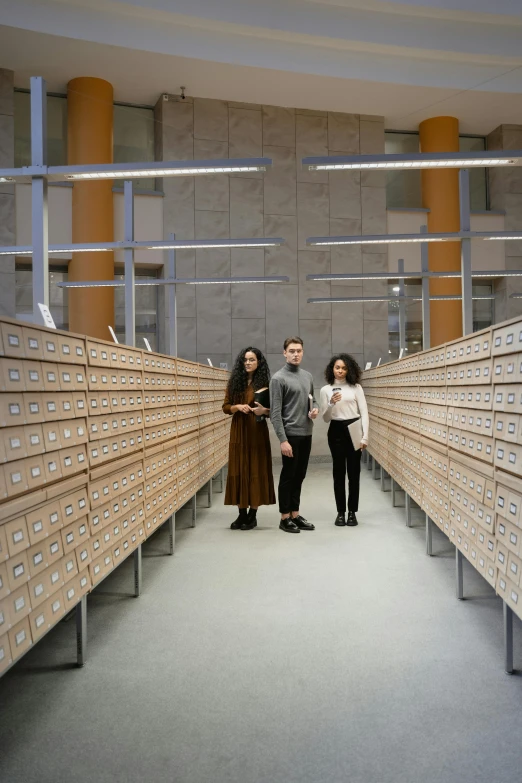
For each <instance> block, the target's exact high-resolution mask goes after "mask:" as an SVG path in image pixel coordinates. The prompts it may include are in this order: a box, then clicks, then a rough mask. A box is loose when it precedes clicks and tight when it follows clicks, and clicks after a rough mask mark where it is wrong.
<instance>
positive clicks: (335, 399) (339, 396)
mask: <svg viewBox="0 0 522 783" xmlns="http://www.w3.org/2000/svg"><path fill="white" fill-rule="evenodd" d="M342 398H343V395H342V394H341V392H335V394H332V396H331V398H330V405H335V403H336V402H341V400H342Z"/></svg>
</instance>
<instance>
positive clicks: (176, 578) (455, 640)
mask: <svg viewBox="0 0 522 783" xmlns="http://www.w3.org/2000/svg"><path fill="white" fill-rule="evenodd" d="M222 498H223V496H222V495H220V494H216V495H215V496H214V506H213V508H212V509H211V510H209V511H203V510H202V511H201V512H200V514H199V519H198V526H197V527H196V529H194V530H191V529H185V530H178V533H177V546H176V554H175V556H174V557H167V556H162V553H164V552H166V549H167V537H166V531H160V533H159V534H158V535H157V536H156V537H155V538H154V539H153V540H151V541H150V542H148V543H147V544H146V545H145V547H144V592H143V595H142V596H141V597H140V598H138V599H134V598H131V597H129V595H128V594H129V592H130V591H131V587H132V568H131V564H130V563H126V564H124V565H123V566H122V567H121V568H120V569H119V571H118V572H117V573H115V574H114V575H113V576H111V577H110V578H109V579H108V580H106V581H105V582H104V583H103V584H102V585H101V586H100V588H99V589H98V590H97V591H96V593H95V594H94V595H93V596H91V597H90V598H89V651H88V661H87V665H86V666H85V667H84V668H83V669H82V670H77V669H75V668H74V667H71V665H70V664H71V662H72V661H73V660H74V652H75V650H74V646H75V638H74V637H75V629H74V621H69V622H63V623H61V624H60V625H59V627H58V628H57V629H56V630H55V631H53V632H51V633H50V634H49V635H48V636H47V637H46V638H45V639H44V640H43V641H42V642H41V643H40V644H39V645H38V646H37V647H35V649H34V650H32V651H31V652H30V653H29V654H28V655H27V656H26V657H25V658H24V659H23V660H22V661H21V662H20V664H19V665H18V666H17V667H15V668H14V669H13V670H12V671H11V672H10V673H8V674H7V675H6V676H5V677H4V678H3V679H0V780H1V781H2V783H37V782H38V783H87V782H89V783H91V781H92V783H116V782H117V783H120V782H121V783H453V781H455V783H457V781H458V783H486V782H487V783H514V781H518V780H519V779H520V774H521V773H520V769H521V763H522V743H521V740H520V737H521V729H522V698H521V697H522V678H521V677H519V676H512V677H510V676H508V675H506V674H505V673H504V671H503V646H502V645H503V643H502V610H501V603H500V601H499V599H497V598H495V597H494V594H493V592H492V591H491V589H490V588H489V586H488V585H487V584H486V583H485V582H484V581H483V580H481V578H480V577H479V576H478V575H477V574H475V572H473V570H472V568H471V567H470V566H469V565H468V564H465V592H466V596H467V598H468V599H469V600H466V601H464V602H459V601H457V600H456V598H455V578H454V556H453V551H454V550H453V549H452V547H451V546H450V545H449V543H448V542H447V540H446V539H445V538H444V537H443V536H442V534H439V533H438V531H436V534H435V537H434V547H435V551H437V552H439V553H440V554H439V556H437V557H434V558H427V557H426V555H425V554H424V547H425V545H424V530H423V527H422V515H421V513H420V511H418V512H417V520H418V526H417V527H415V528H414V529H413V530H408V529H407V528H406V527H405V525H404V511H403V509H392V507H391V499H390V493H381V492H380V489H379V483H378V482H376V481H375V482H374V481H372V479H371V476H370V474H369V473H368V472H367V471H366V470H364V469H363V484H362V502H361V511H360V514H359V519H360V523H361V524H360V525H359V527H358V528H355V529H350V528H341V529H339V528H335V527H334V526H333V524H332V522H333V518H334V515H335V509H334V507H333V503H332V493H331V478H330V467H329V466H328V465H312V466H311V467H310V473H309V477H308V479H307V481H306V484H305V492H304V498H303V500H304V502H303V506H302V510H303V513H304V515H305V516H306V517H308V519H309V520H312V521H314V522H315V523H316V524H317V530H316V531H315V532H314V533H306V534H305V533H301V534H300V535H298V536H293V535H288V534H285V533H282V532H280V531H279V530H278V529H277V513H276V511H275V509H274V508H271V509H268V510H266V509H264V510H262V511H261V513H260V525H259V528H258V529H257V530H255V531H252V532H248V533H246V532H245V533H243V532H232V531H230V530H229V529H228V525H229V523H230V521H231V519H232V510H231V509H225V508H223V506H222ZM184 513H186V512H184ZM181 521H182V520H181ZM515 626H516V627H515V644H516V646H515V665H517V666H519V667H522V634H521V632H520V624H519V623H518V621H516V623H515Z"/></svg>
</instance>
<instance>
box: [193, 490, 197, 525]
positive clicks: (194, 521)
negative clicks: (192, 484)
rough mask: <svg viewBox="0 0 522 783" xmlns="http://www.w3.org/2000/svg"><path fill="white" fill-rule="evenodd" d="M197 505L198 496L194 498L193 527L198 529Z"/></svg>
mask: <svg viewBox="0 0 522 783" xmlns="http://www.w3.org/2000/svg"><path fill="white" fill-rule="evenodd" d="M196 516H197V503H196V495H194V497H193V498H192V527H196Z"/></svg>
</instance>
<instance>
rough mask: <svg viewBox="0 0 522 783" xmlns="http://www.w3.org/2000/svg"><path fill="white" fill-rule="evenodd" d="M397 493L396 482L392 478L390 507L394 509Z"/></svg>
mask: <svg viewBox="0 0 522 783" xmlns="http://www.w3.org/2000/svg"><path fill="white" fill-rule="evenodd" d="M396 492H397V482H396V481H395V479H394V478H392V480H391V493H392V507H393V508H395V493H396Z"/></svg>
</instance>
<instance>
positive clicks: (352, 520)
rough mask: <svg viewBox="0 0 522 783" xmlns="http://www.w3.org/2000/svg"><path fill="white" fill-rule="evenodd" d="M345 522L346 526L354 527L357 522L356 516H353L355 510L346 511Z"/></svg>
mask: <svg viewBox="0 0 522 783" xmlns="http://www.w3.org/2000/svg"><path fill="white" fill-rule="evenodd" d="M346 524H347V526H348V527H355V526H356V525H358V524H359V523H358V522H357V517H356V516H355V511H349V512H348V519H347V520H346Z"/></svg>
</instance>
